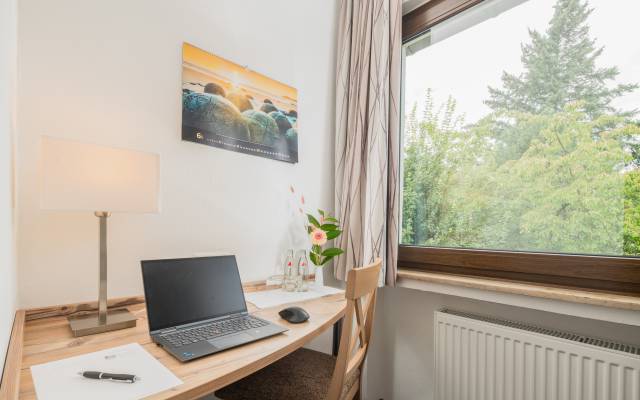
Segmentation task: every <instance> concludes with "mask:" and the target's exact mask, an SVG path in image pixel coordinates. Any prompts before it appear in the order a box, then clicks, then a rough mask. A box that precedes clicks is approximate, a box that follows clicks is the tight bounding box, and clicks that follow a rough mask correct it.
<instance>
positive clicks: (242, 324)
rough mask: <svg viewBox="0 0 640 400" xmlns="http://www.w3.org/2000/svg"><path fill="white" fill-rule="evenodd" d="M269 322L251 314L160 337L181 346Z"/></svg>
mask: <svg viewBox="0 0 640 400" xmlns="http://www.w3.org/2000/svg"><path fill="white" fill-rule="evenodd" d="M268 324H269V323H268V322H266V321H263V320H261V319H258V318H254V317H251V316H246V317H240V318H233V319H225V320H222V321H217V322H212V323H211V324H207V325H201V326H197V327H194V328H190V329H184V330H179V331H176V332H170V333H167V334H164V335H161V336H160V337H162V338H164V339H165V340H167V341H168V342H169V343H171V344H172V345H173V346H174V347H181V346H184V345H187V344H191V343H197V342H201V341H203V340H210V339H213V338H216V337H218V336H224V335H228V334H230V333H235V332H242V331H246V330H249V329H255V328H260V327H262V326H265V325H268Z"/></svg>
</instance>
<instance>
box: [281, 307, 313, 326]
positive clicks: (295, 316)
mask: <svg viewBox="0 0 640 400" xmlns="http://www.w3.org/2000/svg"><path fill="white" fill-rule="evenodd" d="M278 314H280V316H281V317H282V319H284V320H286V321H288V322H291V323H292V324H300V323H302V322H304V321H306V320H308V319H309V313H308V312H306V311H305V310H303V309H302V308H300V307H289V308H285V309H284V310H281V311H280V312H279V313H278Z"/></svg>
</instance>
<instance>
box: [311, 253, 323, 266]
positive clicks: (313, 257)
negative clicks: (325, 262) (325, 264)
mask: <svg viewBox="0 0 640 400" xmlns="http://www.w3.org/2000/svg"><path fill="white" fill-rule="evenodd" d="M309 258H310V259H311V262H312V263H313V264H314V265H322V264H321V259H320V256H319V255H317V254H316V253H309Z"/></svg>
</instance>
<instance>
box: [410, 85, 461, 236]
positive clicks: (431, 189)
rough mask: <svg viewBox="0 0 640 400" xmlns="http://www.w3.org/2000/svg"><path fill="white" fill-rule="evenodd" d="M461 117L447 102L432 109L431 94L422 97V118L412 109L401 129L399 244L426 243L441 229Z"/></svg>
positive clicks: (459, 152)
mask: <svg viewBox="0 0 640 400" xmlns="http://www.w3.org/2000/svg"><path fill="white" fill-rule="evenodd" d="M462 122H463V117H462V116H459V115H456V102H455V101H454V100H453V99H451V98H450V99H449V100H448V101H447V103H446V104H444V105H443V106H442V107H440V108H439V109H436V108H435V105H434V102H433V97H432V94H431V91H430V90H428V91H427V93H426V96H425V106H424V110H423V113H422V118H421V119H418V117H417V110H416V106H415V105H414V107H413V109H412V111H411V113H410V114H409V115H408V116H407V118H406V122H405V129H404V132H405V134H404V142H405V144H404V158H403V160H404V161H403V182H404V188H403V206H402V242H404V243H416V244H428V243H429V242H430V241H432V240H433V239H434V238H436V237H438V236H439V235H440V233H441V231H442V230H443V229H446V228H445V227H444V226H443V224H442V221H441V219H442V217H443V216H444V215H446V214H447V210H446V206H447V190H448V188H449V187H450V185H449V179H450V177H451V174H452V172H453V167H454V166H455V165H456V158H457V157H459V155H460V154H461V152H462V150H461V149H456V148H454V143H456V142H458V141H457V140H456V138H457V137H458V136H459V131H460V127H461V125H462Z"/></svg>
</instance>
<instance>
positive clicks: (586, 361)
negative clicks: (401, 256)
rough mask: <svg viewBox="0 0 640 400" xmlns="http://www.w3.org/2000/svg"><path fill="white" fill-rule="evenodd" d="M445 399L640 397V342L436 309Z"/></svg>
mask: <svg viewBox="0 0 640 400" xmlns="http://www.w3.org/2000/svg"><path fill="white" fill-rule="evenodd" d="M435 360H436V364H435V367H436V377H435V380H436V388H435V389H436V390H435V394H436V397H435V398H436V399H437V400H640V348H638V347H634V346H627V345H623V344H618V343H613V342H609V341H606V340H601V339H595V338H589V337H585V336H580V335H575V334H570V333H565V332H560V331H554V330H550V329H543V328H538V327H535V326H530V325H526V324H520V323H516V322H511V321H503V320H498V319H492V318H486V317H481V316H477V315H472V314H467V313H460V312H455V311H450V310H444V311H438V312H436V313H435Z"/></svg>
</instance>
